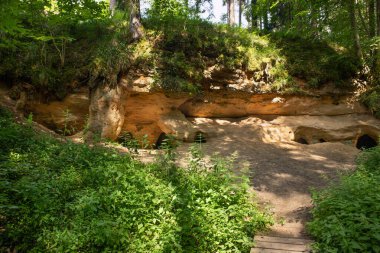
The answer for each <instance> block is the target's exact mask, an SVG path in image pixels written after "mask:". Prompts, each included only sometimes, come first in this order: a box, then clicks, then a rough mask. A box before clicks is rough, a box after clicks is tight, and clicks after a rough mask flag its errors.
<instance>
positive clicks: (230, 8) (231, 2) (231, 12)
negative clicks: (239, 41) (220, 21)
mask: <svg viewBox="0 0 380 253" xmlns="http://www.w3.org/2000/svg"><path fill="white" fill-rule="evenodd" d="M227 14H228V24H229V25H230V26H233V25H234V24H235V0H227Z"/></svg>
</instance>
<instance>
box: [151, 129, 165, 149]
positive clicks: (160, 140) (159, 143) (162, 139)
mask: <svg viewBox="0 0 380 253" xmlns="http://www.w3.org/2000/svg"><path fill="white" fill-rule="evenodd" d="M167 141H168V135H167V134H166V133H161V134H160V136H159V137H158V139H157V141H156V144H155V145H154V148H155V149H162V148H163V146H165V145H166V144H167Z"/></svg>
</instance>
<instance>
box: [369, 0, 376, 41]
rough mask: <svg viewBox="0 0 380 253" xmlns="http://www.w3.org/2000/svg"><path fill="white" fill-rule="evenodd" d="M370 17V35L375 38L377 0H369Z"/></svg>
mask: <svg viewBox="0 0 380 253" xmlns="http://www.w3.org/2000/svg"><path fill="white" fill-rule="evenodd" d="M368 18H369V36H370V37H371V38H373V37H375V35H376V20H375V19H376V16H375V0H369V2H368Z"/></svg>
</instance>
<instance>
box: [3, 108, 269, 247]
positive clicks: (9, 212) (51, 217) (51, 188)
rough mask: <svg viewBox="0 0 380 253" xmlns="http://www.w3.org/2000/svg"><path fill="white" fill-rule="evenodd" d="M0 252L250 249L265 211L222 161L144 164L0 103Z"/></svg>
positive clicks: (197, 159) (264, 222) (242, 179)
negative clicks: (26, 119)
mask: <svg viewBox="0 0 380 253" xmlns="http://www.w3.org/2000/svg"><path fill="white" fill-rule="evenodd" d="M0 146H1V149H0V251H7V249H10V250H11V251H13V250H17V252H248V251H249V249H250V247H251V246H252V238H253V235H254V234H255V233H256V232H257V231H259V230H262V229H264V228H265V227H266V226H268V225H269V224H270V223H271V222H272V221H271V218H270V217H269V216H268V215H266V214H264V213H263V212H261V211H259V210H258V207H257V205H256V204H254V203H253V202H252V201H253V199H252V196H251V195H250V194H249V193H248V191H247V190H248V178H247V177H245V176H239V177H237V176H236V175H235V174H233V173H232V171H231V166H230V165H229V163H228V162H225V161H223V160H221V159H217V160H215V163H214V166H212V168H206V167H204V166H203V165H202V164H203V163H202V159H201V156H200V155H199V154H200V153H199V149H197V148H193V151H192V154H193V157H192V158H190V162H189V164H190V165H189V167H188V168H186V169H181V168H177V167H175V166H174V165H173V162H172V161H171V160H168V159H161V160H159V161H158V162H156V163H152V164H142V163H140V162H138V161H136V160H133V159H132V158H131V157H130V156H128V155H120V154H118V153H116V152H115V151H114V150H112V149H106V148H100V147H92V148H91V147H88V146H86V145H82V144H74V143H71V142H65V143H64V142H60V141H57V140H55V139H53V138H52V137H50V136H48V135H45V134H41V133H38V132H36V131H34V130H33V129H32V127H31V126H30V125H29V124H28V123H27V124H26V125H19V124H16V123H14V122H13V120H12V116H11V115H9V114H8V113H7V112H5V111H4V110H0Z"/></svg>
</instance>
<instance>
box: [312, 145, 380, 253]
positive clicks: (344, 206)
mask: <svg viewBox="0 0 380 253" xmlns="http://www.w3.org/2000/svg"><path fill="white" fill-rule="evenodd" d="M358 162H359V165H358V170H357V171H355V172H354V173H352V174H349V175H345V176H343V177H342V179H341V182H340V183H339V184H338V185H334V186H331V187H330V188H328V189H326V190H323V191H321V192H316V193H314V195H313V202H314V205H315V207H314V210H313V211H312V213H313V220H312V222H311V223H309V230H310V233H311V234H312V235H313V236H314V237H315V239H316V241H317V243H316V244H315V247H316V249H317V250H318V251H319V252H380V215H379V213H380V205H379V202H380V171H379V168H380V148H379V147H377V148H374V149H371V150H369V151H365V152H364V153H362V155H361V156H360V157H359V159H358Z"/></svg>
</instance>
